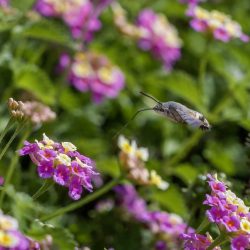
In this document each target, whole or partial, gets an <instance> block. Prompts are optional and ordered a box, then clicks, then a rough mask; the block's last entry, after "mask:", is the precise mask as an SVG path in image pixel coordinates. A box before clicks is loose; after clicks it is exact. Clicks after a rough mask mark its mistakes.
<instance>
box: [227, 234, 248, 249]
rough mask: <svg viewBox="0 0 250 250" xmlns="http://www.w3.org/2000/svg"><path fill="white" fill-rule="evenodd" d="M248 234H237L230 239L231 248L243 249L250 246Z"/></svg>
mask: <svg viewBox="0 0 250 250" xmlns="http://www.w3.org/2000/svg"><path fill="white" fill-rule="evenodd" d="M249 243H250V241H249V236H248V237H247V236H244V235H239V236H237V237H235V238H234V239H233V240H232V244H231V249H232V250H245V249H248V248H249V246H250V244H249Z"/></svg>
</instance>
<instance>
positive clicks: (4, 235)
mask: <svg viewBox="0 0 250 250" xmlns="http://www.w3.org/2000/svg"><path fill="white" fill-rule="evenodd" d="M18 227H19V226H18V222H17V220H16V219H14V218H13V217H11V216H9V215H4V214H3V213H2V212H1V211H0V249H1V250H7V249H9V250H30V249H39V248H35V246H38V243H37V242H35V241H33V240H31V239H30V238H27V237H26V236H25V235H23V234H22V233H21V232H20V231H19V228H18Z"/></svg>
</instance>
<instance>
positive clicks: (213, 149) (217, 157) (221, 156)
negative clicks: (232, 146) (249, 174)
mask: <svg viewBox="0 0 250 250" xmlns="http://www.w3.org/2000/svg"><path fill="white" fill-rule="evenodd" d="M223 148H224V146H223V145H221V144H219V143H215V142H210V143H209V144H208V148H207V149H206V150H205V157H206V158H207V159H208V160H209V161H210V162H211V163H212V164H213V165H214V166H215V167H216V168H217V169H219V170H220V171H223V172H225V173H226V174H228V175H232V174H234V173H235V167H234V163H233V159H232V155H231V154H230V153H229V152H227V151H226V150H222V149H223Z"/></svg>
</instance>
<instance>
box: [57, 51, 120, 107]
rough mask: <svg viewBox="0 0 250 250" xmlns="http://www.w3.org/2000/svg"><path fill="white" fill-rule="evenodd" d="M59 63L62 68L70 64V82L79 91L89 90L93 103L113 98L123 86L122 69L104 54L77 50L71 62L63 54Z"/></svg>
mask: <svg viewBox="0 0 250 250" xmlns="http://www.w3.org/2000/svg"><path fill="white" fill-rule="evenodd" d="M60 65H61V67H62V68H65V67H67V66H69V65H70V73H69V81H70V83H71V84H72V85H73V86H74V87H75V88H76V89H77V90H79V91H81V92H86V91H90V92H91V93H92V99H93V101H94V102H95V103H100V102H102V101H103V100H104V99H105V98H115V97H116V96H117V95H118V94H119V92H120V91H121V90H122V89H123V87H124V75H123V73H122V71H121V70H120V69H119V68H118V67H117V66H115V65H113V64H112V63H111V62H110V61H109V60H108V58H107V57H105V56H104V55H100V54H97V53H93V52H86V53H83V52H78V53H77V54H76V55H75V57H74V58H73V60H72V62H71V59H70V58H69V57H68V56H67V55H66V54H64V55H62V56H61V60H60ZM65 70H67V69H65Z"/></svg>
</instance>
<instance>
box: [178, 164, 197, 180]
mask: <svg viewBox="0 0 250 250" xmlns="http://www.w3.org/2000/svg"><path fill="white" fill-rule="evenodd" d="M174 174H175V175H176V176H178V177H179V178H180V179H182V180H183V181H184V182H185V183H186V184H187V185H189V184H191V183H193V182H194V181H195V179H196V177H197V176H198V174H199V172H198V170H197V169H195V167H193V166H192V165H190V164H181V165H178V166H176V167H175V168H174Z"/></svg>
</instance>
